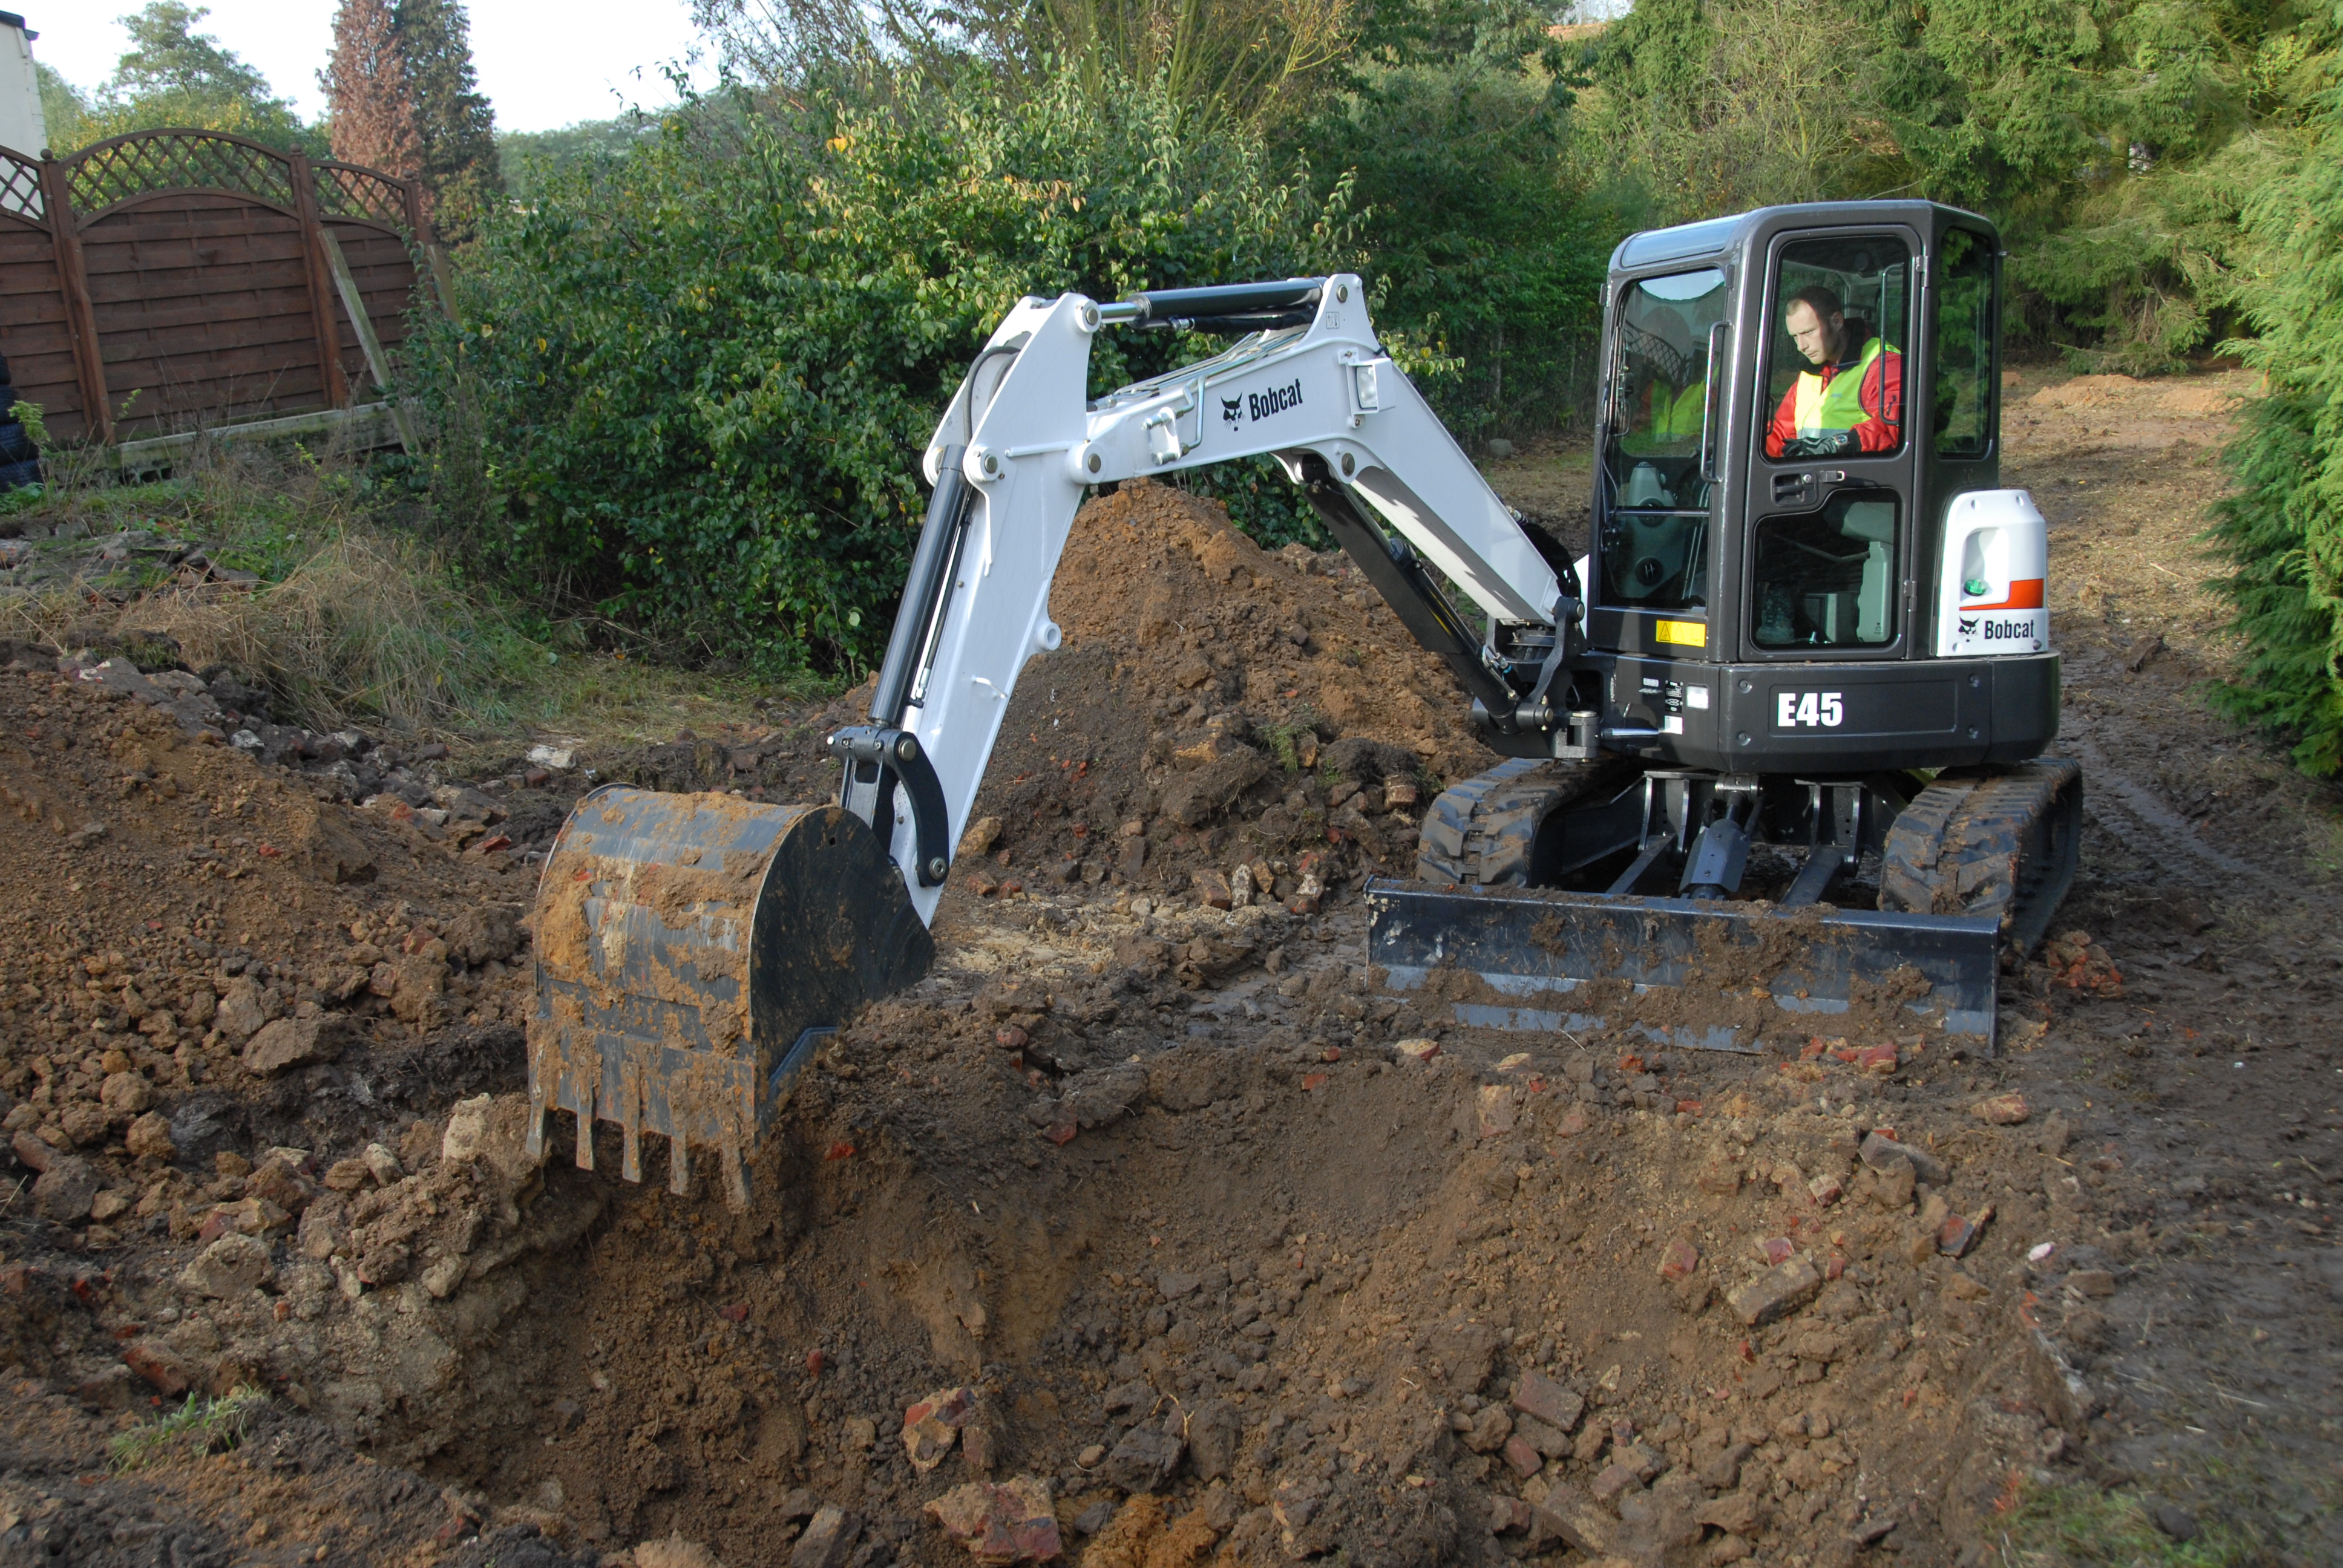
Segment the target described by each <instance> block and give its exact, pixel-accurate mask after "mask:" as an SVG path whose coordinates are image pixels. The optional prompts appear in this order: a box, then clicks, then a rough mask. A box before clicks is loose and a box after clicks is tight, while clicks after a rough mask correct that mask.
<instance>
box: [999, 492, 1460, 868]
mask: <svg viewBox="0 0 2343 1568" xmlns="http://www.w3.org/2000/svg"><path fill="white" fill-rule="evenodd" d="M1050 603H1051V614H1052V615H1053V616H1054V617H1055V618H1057V620H1058V621H1059V623H1060V625H1061V626H1062V627H1063V628H1064V629H1065V634H1066V638H1065V645H1064V647H1063V648H1061V649H1060V650H1059V651H1058V652H1057V653H1056V654H1053V655H1051V656H1050V657H1048V658H1044V659H1041V660H1039V661H1037V662H1036V663H1035V664H1033V665H1032V666H1031V667H1029V668H1028V669H1027V670H1026V672H1025V674H1024V676H1023V678H1021V681H1020V683H1019V686H1018V689H1017V695H1016V698H1015V699H1014V700H1013V701H1012V703H1011V709H1010V713H1009V717H1008V719H1007V721H1006V722H1005V723H1004V724H1003V726H1002V728H1001V742H1000V746H999V748H998V749H997V750H996V752H995V754H994V757H993V762H992V769H991V773H990V781H989V782H988V784H987V786H986V788H985V790H984V793H983V795H982V797H981V798H980V801H979V804H978V807H977V813H978V816H979V819H984V818H992V819H997V821H998V823H999V834H998V838H997V839H995V840H993V841H992V842H991V843H990V845H989V846H988V850H989V852H990V855H991V856H992V859H993V860H994V862H995V863H996V866H997V867H998V868H1000V869H991V870H988V869H985V868H983V867H981V866H975V867H970V869H969V873H968V874H969V879H970V883H971V884H972V885H974V886H975V887H976V888H977V890H979V891H984V890H986V889H987V886H988V884H990V883H992V882H994V881H995V880H996V879H1001V880H1007V879H1016V880H1018V881H1020V883H1021V884H1027V883H1031V882H1033V881H1034V879H1036V878H1037V877H1038V878H1041V879H1044V880H1056V881H1061V882H1073V881H1081V882H1084V883H1089V884H1097V883H1100V882H1109V883H1111V884H1113V885H1116V886H1122V885H1126V884H1128V885H1130V886H1132V887H1135V888H1141V889H1146V890H1165V891H1172V892H1179V891H1183V890H1187V889H1188V887H1189V884H1190V881H1191V879H1192V878H1193V877H1194V876H1195V875H1196V874H1197V873H1199V872H1205V871H1211V872H1217V873H1220V874H1222V875H1227V874H1229V873H1231V872H1232V871H1233V870H1234V869H1236V867H1238V866H1239V865H1246V866H1252V865H1254V864H1255V863H1256V862H1258V863H1259V865H1260V867H1261V869H1264V870H1266V871H1267V872H1268V879H1267V880H1268V885H1267V886H1265V887H1263V888H1262V891H1263V892H1265V893H1272V894H1274V895H1275V896H1278V897H1280V898H1283V899H1290V898H1291V897H1292V895H1293V893H1294V891H1295V890H1297V889H1298V886H1299V884H1300V881H1301V879H1302V876H1303V875H1304V874H1306V873H1304V872H1302V871H1300V870H1297V869H1295V868H1296V866H1297V864H1298V862H1299V860H1300V858H1301V857H1302V855H1304V854H1315V855H1317V856H1318V857H1319V858H1320V859H1321V860H1322V861H1323V863H1324V868H1323V873H1322V876H1323V878H1324V879H1326V880H1328V881H1332V880H1335V879H1339V878H1341V877H1343V876H1346V875H1356V874H1358V873H1359V872H1360V871H1362V870H1363V869H1386V870H1390V871H1393V872H1396V873H1398V874H1405V873H1406V870H1407V869H1408V868H1409V867H1411V866H1412V865H1413V861H1414V841H1415V826H1416V823H1417V822H1418V821H1419V820H1420V819H1421V817H1422V813H1423V805H1424V804H1426V803H1428V802H1429V800H1430V799H1431V798H1432V796H1433V794H1435V793H1437V792H1438V790H1439V789H1442V788H1443V787H1444V786H1445V785H1446V784H1447V783H1448V782H1450V781H1452V780H1453V779H1456V778H1460V777H1466V776H1469V775H1471V774H1473V773H1477V772H1479V771H1481V770H1482V769H1485V768H1487V767H1490V766H1492V765H1493V763H1494V762H1495V760H1496V759H1495V758H1494V757H1493V756H1491V755H1490V754H1489V753H1488V752H1487V751H1485V750H1484V749H1483V748H1482V747H1481V746H1480V744H1479V743H1478V741H1477V740H1476V739H1474V738H1473V732H1472V729H1471V725H1470V722H1469V720H1468V719H1467V717H1466V715H1465V713H1464V710H1463V707H1462V705H1461V704H1460V703H1458V702H1457V701H1456V699H1455V696H1454V692H1453V683H1452V682H1451V681H1450V680H1449V678H1448V676H1447V673H1446V672H1445V670H1444V669H1443V668H1442V667H1441V666H1440V664H1439V662H1438V661H1437V660H1436V659H1434V658H1433V657H1432V656H1431V655H1430V654H1428V653H1426V652H1425V651H1424V650H1423V648H1420V647H1418V646H1417V645H1416V643H1415V642H1414V640H1413V638H1411V637H1410V636H1409V635H1408V634H1407V632H1406V630H1405V629H1404V628H1403V627H1401V626H1400V624H1399V623H1398V621H1397V620H1396V618H1393V615H1392V613H1391V611H1390V610H1389V608H1386V607H1385V606H1384V605H1383V601H1382V600H1381V599H1380V598H1378V597H1376V595H1375V593H1374V591H1373V589H1372V588H1369V587H1368V586H1367V584H1366V582H1365V580H1364V579H1363V578H1361V577H1360V576H1359V575H1358V573H1357V572H1356V571H1355V570H1354V569H1353V568H1352V567H1351V566H1350V565H1349V563H1348V562H1347V561H1345V560H1344V559H1343V558H1342V557H1341V556H1340V555H1338V554H1334V555H1325V556H1315V555H1312V553H1311V552H1310V551H1308V550H1306V549H1304V548H1302V547H1300V546H1298V545H1295V546H1288V547H1287V548H1285V549H1284V550H1283V551H1282V552H1281V553H1279V554H1275V555H1272V554H1270V553H1268V552H1266V551H1264V550H1262V548H1260V547H1259V546H1257V545H1255V544H1254V543H1253V542H1252V540H1251V539H1248V538H1245V537H1244V535H1242V533H1239V532H1238V531H1237V530H1236V529H1235V528H1233V527H1232V526H1231V525H1230V523H1229V521H1228V516H1227V513H1226V512H1225V511H1224V510H1223V509H1222V508H1221V507H1220V506H1219V504H1218V503H1216V502H1212V501H1208V500H1203V499H1201V498H1197V497H1194V496H1191V495H1189V494H1187V493H1186V492H1185V491H1182V490H1177V489H1173V488H1172V487H1168V486H1163V485H1158V484H1153V483H1145V482H1142V483H1136V484H1131V485H1126V486H1124V487H1122V488H1121V489H1120V490H1119V491H1117V492H1116V493H1115V494H1113V495H1111V496H1108V497H1104V498H1100V499H1098V500H1094V501H1092V502H1091V504H1090V505H1088V506H1087V507H1085V508H1083V509H1082V511H1081V514H1080V516H1079V517H1078V518H1076V519H1075V523H1074V529H1073V533H1072V535H1071V538H1069V540H1068V543H1067V547H1066V552H1065V556H1064V558H1063V561H1062V562H1061V565H1060V568H1059V571H1058V578H1057V581H1056V583H1055V585H1054V587H1053V588H1052V589H1051V601H1050ZM1012 873H1013V877H1012Z"/></svg>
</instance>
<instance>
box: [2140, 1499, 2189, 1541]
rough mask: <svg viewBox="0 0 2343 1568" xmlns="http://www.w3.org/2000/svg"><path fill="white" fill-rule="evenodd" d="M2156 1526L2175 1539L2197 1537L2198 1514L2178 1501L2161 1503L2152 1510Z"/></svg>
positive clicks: (2186, 1539) (2184, 1539) (2185, 1539)
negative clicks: (2191, 1511) (2189, 1510)
mask: <svg viewBox="0 0 2343 1568" xmlns="http://www.w3.org/2000/svg"><path fill="white" fill-rule="evenodd" d="M2149 1512H2150V1513H2151V1515H2152V1516H2153V1517H2154V1518H2155V1520H2156V1527H2157V1529H2158V1530H2161V1531H2163V1532H2164V1533H2166V1534H2167V1535H2169V1536H2171V1537H2172V1539H2174V1540H2175V1541H2194V1540H2196V1539H2197V1516H2196V1515H2195V1514H2193V1513H2189V1512H2188V1510H2187V1509H2186V1508H2183V1507H2181V1506H2180V1505H2179V1504H2178V1503H2157V1505H2156V1506H2155V1507H2154V1508H2153V1509H2151V1510H2150V1511H2149Z"/></svg>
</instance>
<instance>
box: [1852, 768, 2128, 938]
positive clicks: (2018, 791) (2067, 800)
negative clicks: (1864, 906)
mask: <svg viewBox="0 0 2343 1568" xmlns="http://www.w3.org/2000/svg"><path fill="white" fill-rule="evenodd" d="M2082 827H2083V770H2082V768H2081V766H2080V765H2079V764H2077V763H2076V762H2073V761H2069V760H2067V759H2064V758H2044V759H2040V760H2038V761H2035V762H2030V763H2027V764H2026V765H2025V766H2023V767H2018V768H2002V769H1946V771H1945V772H1943V773H1940V774H1938V775H1937V776H1936V779H1935V780H1934V781H1933V782H1932V783H1930V784H1929V785H1928V787H1927V788H1926V789H1923V790H1921V791H1920V793H1919V794H1918V795H1917V796H1916V797H1915V798H1914V799H1913V801H1912V803H1911V804H1910V805H1909V806H1906V808H1905V809H1904V811H1903V813H1902V814H1901V815H1900V816H1898V817H1897V818H1896V821H1895V825H1894V826H1892V827H1891V828H1889V829H1888V830H1887V841H1886V843H1885V846H1884V847H1883V849H1882V851H1881V855H1880V869H1879V907H1880V908H1881V909H1883V910H1901V911H1904V912H1906V913H1913V914H1936V915H1970V916H1990V917H1992V918H1993V919H1994V920H1997V921H1999V922H2000V926H2001V934H2002V941H2003V944H2004V946H2005V948H2006V950H2009V951H2013V952H2016V953H2025V952H2026V951H2028V950H2031V949H2032V948H2033V947H2034V945H2035V944H2036V942H2038V941H2040V940H2042V938H2043V936H2044V934H2045V933H2046V931H2047V930H2048V928H2049V925H2050V920H2051V918H2052V917H2053V916H2054V915H2056V913H2057V910H2058V904H2059V900H2062V899H2064V898H2065V897H2066V890H2067V889H2068V888H2069V887H2071V886H2072V885H2073V883H2074V880H2075V868H2076V864H2077V859H2079V855H2080V851H2081V848H2082Z"/></svg>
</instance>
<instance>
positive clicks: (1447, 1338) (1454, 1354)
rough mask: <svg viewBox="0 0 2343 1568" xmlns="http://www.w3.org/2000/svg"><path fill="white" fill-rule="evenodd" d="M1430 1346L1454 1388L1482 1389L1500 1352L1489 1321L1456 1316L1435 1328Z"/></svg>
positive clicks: (1464, 1391) (1457, 1389)
mask: <svg viewBox="0 0 2343 1568" xmlns="http://www.w3.org/2000/svg"><path fill="white" fill-rule="evenodd" d="M1430 1349H1431V1352H1432V1358H1433V1360H1434V1361H1436V1362H1439V1363H1440V1366H1441V1370H1442V1371H1443V1372H1445V1373H1446V1374H1447V1379H1448V1383H1449V1386H1450V1387H1451V1388H1452V1389H1453V1390H1454V1391H1455V1392H1460V1393H1478V1392H1481V1385H1482V1384H1483V1383H1485V1382H1488V1381H1489V1368H1490V1365H1491V1363H1493V1362H1494V1361H1495V1359H1496V1355H1497V1336H1496V1333H1495V1332H1494V1331H1493V1330H1492V1329H1491V1328H1490V1327H1489V1326H1488V1325H1487V1324H1486V1323H1480V1322H1473V1321H1472V1320H1470V1319H1454V1320H1452V1321H1450V1322H1444V1323H1443V1324H1441V1325H1440V1326H1439V1327H1438V1328H1436V1329H1434V1330H1433V1331H1432V1343H1431V1346H1430Z"/></svg>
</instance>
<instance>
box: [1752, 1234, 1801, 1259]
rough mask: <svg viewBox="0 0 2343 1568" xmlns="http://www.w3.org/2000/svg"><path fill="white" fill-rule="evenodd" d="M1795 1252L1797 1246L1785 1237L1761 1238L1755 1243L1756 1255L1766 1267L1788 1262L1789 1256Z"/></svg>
mask: <svg viewBox="0 0 2343 1568" xmlns="http://www.w3.org/2000/svg"><path fill="white" fill-rule="evenodd" d="M1797 1250H1798V1244H1797V1243H1796V1242H1795V1241H1791V1240H1790V1238H1788V1237H1787V1236H1762V1237H1760V1238H1758V1241H1757V1252H1758V1255H1759V1256H1760V1257H1763V1258H1764V1259H1765V1261H1766V1263H1767V1264H1768V1265H1772V1264H1776V1263H1786V1262H1788V1261H1790V1254H1791V1253H1793V1252H1795V1251H1797Z"/></svg>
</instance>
